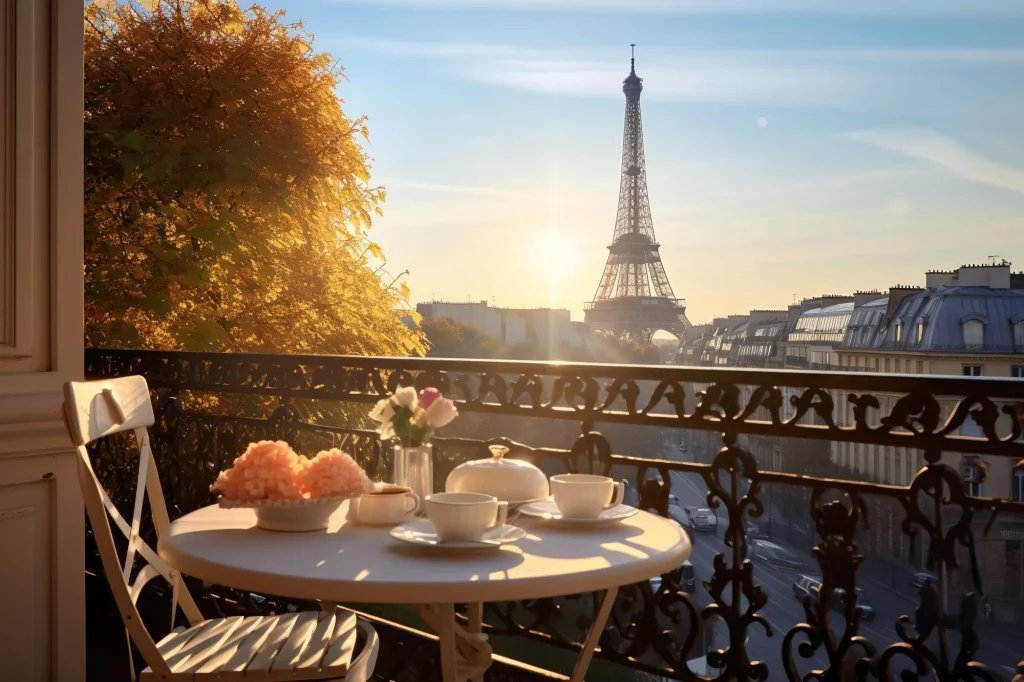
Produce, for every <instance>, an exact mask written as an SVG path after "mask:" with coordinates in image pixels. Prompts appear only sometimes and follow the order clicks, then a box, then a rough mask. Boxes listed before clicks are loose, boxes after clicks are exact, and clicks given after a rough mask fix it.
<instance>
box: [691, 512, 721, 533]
mask: <svg viewBox="0 0 1024 682" xmlns="http://www.w3.org/2000/svg"><path fill="white" fill-rule="evenodd" d="M690 528H692V529H693V530H701V531H707V532H710V533H714V532H715V531H716V530H718V517H717V516H715V512H713V511H711V510H710V509H695V510H694V511H692V512H691V513H690Z"/></svg>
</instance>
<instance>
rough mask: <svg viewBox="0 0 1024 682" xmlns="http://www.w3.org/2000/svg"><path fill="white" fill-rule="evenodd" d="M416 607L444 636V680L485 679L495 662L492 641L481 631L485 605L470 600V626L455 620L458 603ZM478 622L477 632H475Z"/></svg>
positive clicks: (442, 670)
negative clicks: (456, 604) (488, 641)
mask: <svg viewBox="0 0 1024 682" xmlns="http://www.w3.org/2000/svg"><path fill="white" fill-rule="evenodd" d="M412 609H413V611H415V612H416V613H417V614H419V616H420V617H421V618H422V619H423V620H425V621H426V622H427V625H429V626H430V628H431V629H432V630H433V631H434V632H436V633H437V634H438V637H439V638H440V645H441V672H442V676H443V679H444V682H482V681H483V675H484V673H485V672H486V671H487V669H488V668H489V667H490V665H491V645H490V644H488V643H487V637H486V636H485V635H481V634H480V632H479V630H480V628H481V627H482V625H483V623H482V618H481V616H482V613H483V606H482V605H481V604H475V605H474V604H470V608H469V613H470V616H469V618H470V623H469V629H465V628H463V627H462V626H461V625H459V624H458V623H457V622H456V621H455V605H454V604H433V605H429V606H427V605H423V606H418V605H417V606H413V607H412ZM474 611H475V612H476V616H475V617H474ZM474 624H475V628H476V632H473V629H474Z"/></svg>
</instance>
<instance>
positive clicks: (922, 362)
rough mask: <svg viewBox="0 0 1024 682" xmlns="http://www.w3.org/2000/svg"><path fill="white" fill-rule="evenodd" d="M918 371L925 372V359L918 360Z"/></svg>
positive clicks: (919, 372)
mask: <svg viewBox="0 0 1024 682" xmlns="http://www.w3.org/2000/svg"><path fill="white" fill-rule="evenodd" d="M917 373H918V374H924V360H918V361H917Z"/></svg>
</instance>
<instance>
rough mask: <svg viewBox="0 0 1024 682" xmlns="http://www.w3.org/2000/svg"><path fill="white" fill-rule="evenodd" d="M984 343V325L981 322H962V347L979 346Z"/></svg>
mask: <svg viewBox="0 0 1024 682" xmlns="http://www.w3.org/2000/svg"><path fill="white" fill-rule="evenodd" d="M984 343H985V325H984V324H982V322H981V320H967V321H966V322H964V345H965V346H981V345H984Z"/></svg>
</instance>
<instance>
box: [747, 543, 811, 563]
mask: <svg viewBox="0 0 1024 682" xmlns="http://www.w3.org/2000/svg"><path fill="white" fill-rule="evenodd" d="M750 555H751V556H752V557H753V558H755V559H758V560H760V561H763V562H765V563H767V564H771V565H773V566H778V567H780V568H791V569H795V570H799V569H801V568H803V567H804V560H803V559H801V558H800V557H798V556H797V555H796V554H793V552H791V551H789V550H788V549H786V548H785V547H782V546H780V545H776V544H775V543H774V542H769V541H767V540H754V541H752V542H751V543H750Z"/></svg>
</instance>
